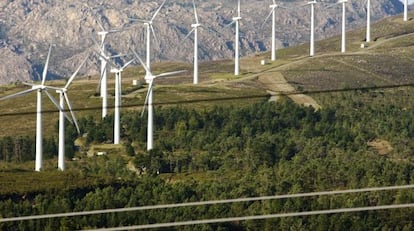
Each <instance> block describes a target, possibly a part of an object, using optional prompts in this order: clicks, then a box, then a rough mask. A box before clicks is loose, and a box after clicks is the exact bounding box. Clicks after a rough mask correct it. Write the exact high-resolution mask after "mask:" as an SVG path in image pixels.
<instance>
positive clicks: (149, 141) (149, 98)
mask: <svg viewBox="0 0 414 231" xmlns="http://www.w3.org/2000/svg"><path fill="white" fill-rule="evenodd" d="M132 52H133V53H134V55H135V57H136V58H137V59H138V60H139V62H140V63H141V65H142V67H143V68H144V69H145V71H146V72H147V73H148V74H149V76H148V79H149V85H148V91H147V96H146V97H145V103H144V109H143V110H142V114H141V117H142V116H143V115H144V112H145V107H148V127H147V150H148V151H149V150H152V149H153V148H154V145H153V141H154V108H153V105H152V98H153V97H152V96H153V86H154V80H155V79H157V78H160V77H168V76H173V75H177V74H180V73H184V72H187V71H174V72H167V73H163V74H159V75H153V74H152V73H151V71H150V70H149V69H148V68H147V66H146V65H145V64H144V62H143V61H142V59H141V58H140V57H139V55H138V54H137V53H136V52H135V51H132Z"/></svg>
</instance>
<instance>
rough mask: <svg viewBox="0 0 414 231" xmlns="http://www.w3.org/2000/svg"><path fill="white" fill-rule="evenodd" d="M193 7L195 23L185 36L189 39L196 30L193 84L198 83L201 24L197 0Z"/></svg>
mask: <svg viewBox="0 0 414 231" xmlns="http://www.w3.org/2000/svg"><path fill="white" fill-rule="evenodd" d="M193 7H194V16H195V23H194V24H191V27H192V28H193V29H192V30H191V31H190V32H189V33H188V34H187V35H186V36H185V38H184V40H185V39H187V38H188V37H189V36H190V35H191V34H192V33H193V32H194V74H193V84H198V81H199V79H198V28H199V27H200V26H201V24H200V23H199V21H198V14H197V8H196V5H195V2H194V0H193Z"/></svg>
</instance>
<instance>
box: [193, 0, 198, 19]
mask: <svg viewBox="0 0 414 231" xmlns="http://www.w3.org/2000/svg"><path fill="white" fill-rule="evenodd" d="M193 7H194V17H195V20H196V23H197V24H198V23H199V22H198V14H197V7H196V5H195V1H194V0H193Z"/></svg>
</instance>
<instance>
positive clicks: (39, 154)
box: [0, 46, 69, 172]
mask: <svg viewBox="0 0 414 231" xmlns="http://www.w3.org/2000/svg"><path fill="white" fill-rule="evenodd" d="M51 51H52V46H50V47H49V52H48V55H47V58H46V63H45V66H44V68H43V73H42V82H41V84H37V85H36V84H28V83H27V84H26V85H29V86H31V87H32V88H31V89H28V90H24V91H21V92H18V93H15V94H12V95H9V96H5V97H3V98H0V100H5V99H12V98H15V97H19V96H23V95H26V94H28V93H30V92H33V91H36V92H37V105H36V160H35V171H37V172H39V171H40V170H41V169H42V168H43V133H42V93H43V92H44V93H46V95H47V96H48V97H49V99H50V100H51V101H52V103H53V104H54V105H55V106H56V107H57V108H58V109H59V111H61V112H62V111H63V110H62V108H61V107H60V105H59V103H58V102H57V101H56V99H55V98H53V96H52V95H51V94H50V93H49V92H48V89H53V90H57V89H58V88H54V87H49V86H46V85H45V82H46V75H47V70H48V66H49V60H50V53H51ZM66 117H67V116H66ZM67 118H69V117H67Z"/></svg>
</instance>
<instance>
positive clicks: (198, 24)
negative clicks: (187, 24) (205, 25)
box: [191, 23, 201, 28]
mask: <svg viewBox="0 0 414 231" xmlns="http://www.w3.org/2000/svg"><path fill="white" fill-rule="evenodd" d="M200 26H201V24H200V23H195V24H191V27H192V28H197V27H200Z"/></svg>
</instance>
